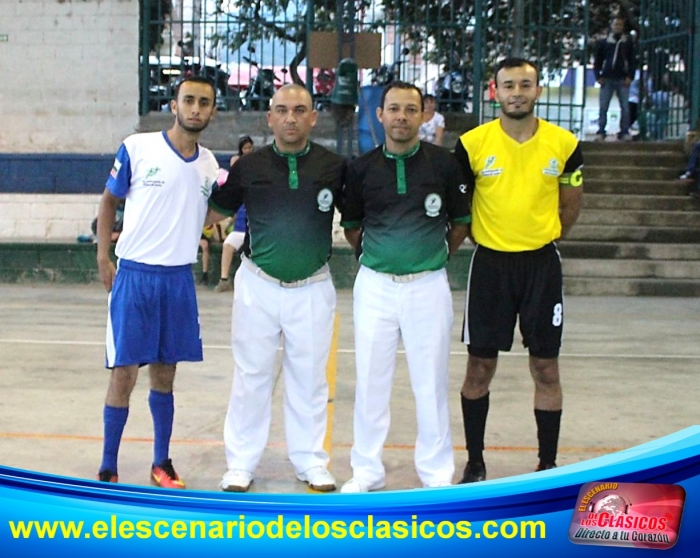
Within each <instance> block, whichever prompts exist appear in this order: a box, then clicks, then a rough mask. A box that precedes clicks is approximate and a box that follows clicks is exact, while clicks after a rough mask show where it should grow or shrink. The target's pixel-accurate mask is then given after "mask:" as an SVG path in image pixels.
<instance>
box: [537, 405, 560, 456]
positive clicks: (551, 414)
mask: <svg viewBox="0 0 700 558" xmlns="http://www.w3.org/2000/svg"><path fill="white" fill-rule="evenodd" d="M535 420H536V421H537V441H538V442H539V449H540V451H539V454H538V456H539V458H540V463H541V464H550V465H554V464H555V463H556V460H557V447H558V445H559V426H560V425H561V411H542V410H540V409H535Z"/></svg>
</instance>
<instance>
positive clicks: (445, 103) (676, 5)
mask: <svg viewBox="0 0 700 558" xmlns="http://www.w3.org/2000/svg"><path fill="white" fill-rule="evenodd" d="M140 2H141V6H142V15H141V21H142V24H141V37H142V40H141V52H142V53H144V54H142V55H141V104H140V108H141V113H142V114H144V113H146V112H149V111H153V110H161V109H165V110H167V102H168V101H169V100H170V99H171V98H172V89H173V85H174V83H176V81H177V80H178V79H180V78H181V77H182V76H183V75H187V74H188V73H204V74H206V75H208V76H209V77H211V79H212V80H213V81H214V82H215V83H216V86H217V89H218V90H219V91H218V93H219V95H218V104H219V109H221V110H248V109H251V110H261V109H263V108H264V107H266V99H267V98H268V97H269V91H267V90H268V89H271V88H272V89H271V90H272V91H274V87H278V86H279V85H280V84H281V83H284V82H289V81H292V80H297V79H300V80H301V81H305V82H306V83H307V84H308V87H309V89H310V90H311V92H312V93H313V94H314V96H315V99H316V102H317V107H318V108H321V109H322V108H326V107H327V106H328V97H327V94H328V92H329V90H330V81H329V80H331V79H333V76H334V74H333V73H332V70H333V69H332V68H331V69H319V68H314V69H311V68H306V67H304V65H305V64H306V55H307V52H306V48H307V45H308V37H309V34H310V33H311V32H312V31H329V30H331V31H332V30H336V29H337V28H338V25H337V21H338V15H337V14H338V13H340V10H339V9H338V8H340V7H341V6H344V7H345V12H346V13H352V17H351V18H350V21H344V22H343V25H344V26H345V27H346V28H347V26H348V25H349V26H350V27H351V28H352V29H353V31H358V32H359V31H370V32H375V33H378V34H380V35H381V66H380V67H378V68H373V69H365V70H363V71H362V72H361V76H360V83H361V85H369V84H376V85H382V84H384V83H386V82H387V81H388V80H390V79H403V80H405V81H410V82H412V83H414V84H416V85H417V86H418V87H420V88H421V90H423V91H424V93H431V94H434V95H435V96H436V97H437V99H438V105H439V110H440V112H443V113H451V112H472V113H474V115H475V116H476V121H477V122H484V121H487V120H490V119H493V118H495V117H497V115H498V113H499V111H498V107H497V106H496V105H495V104H494V102H493V101H492V100H491V99H490V98H489V90H490V88H489V82H490V81H491V80H492V78H493V76H492V71H493V67H494V65H495V63H496V61H497V60H499V59H500V58H502V57H504V56H506V55H519V56H523V57H525V58H528V59H531V60H534V61H536V62H537V63H538V64H539V67H540V71H541V76H542V85H543V86H544V91H543V94H542V97H541V100H540V102H539V104H538V107H537V114H538V116H540V117H542V118H545V119H547V120H549V121H551V122H553V123H556V124H558V125H560V126H562V127H564V128H566V129H569V130H571V131H572V132H574V133H575V134H577V135H578V136H579V138H581V139H585V138H586V137H587V136H589V137H590V135H593V134H594V133H595V129H596V125H597V118H598V109H597V107H598V91H599V90H598V88H597V87H596V83H595V79H594V76H593V73H592V63H591V54H592V48H591V47H592V45H593V44H594V42H595V39H596V38H597V37H598V36H602V35H603V34H604V32H605V31H606V29H607V25H608V23H609V21H610V17H611V16H612V15H613V13H612V12H610V13H608V12H606V10H607V11H610V10H611V9H620V7H621V6H627V7H628V9H629V13H627V14H626V16H627V19H628V22H629V23H630V27H631V28H632V29H633V32H634V34H635V36H636V38H637V46H638V52H639V61H640V70H641V71H640V82H639V83H640V118H639V128H640V130H639V131H640V137H642V138H649V139H675V138H680V137H682V136H683V135H684V134H685V132H686V131H687V130H688V129H689V127H691V126H692V127H695V125H696V123H697V121H698V118H699V117H700V114H699V113H698V105H699V104H700V103H699V101H700V93H699V91H700V56H698V55H697V53H700V34H699V33H695V29H696V28H697V25H698V24H700V0H630V1H629V2H618V3H617V4H614V3H610V2H603V1H601V0H590V1H588V2H581V0H455V1H450V2H446V1H442V0H430V1H425V0H337V1H333V0H288V1H286V2H275V1H272V0H257V1H252V0H245V1H238V0H140ZM145 53H148V54H147V55H146V54H145ZM693 53H695V55H693ZM297 64H300V65H301V66H300V67H299V68H298V70H299V71H298V72H297V71H296V70H297ZM327 70H329V71H327ZM265 72H267V73H268V74H269V75H270V78H271V80H272V82H273V84H274V85H271V84H266V83H265V82H264V80H261V79H259V78H260V77H261V76H262V77H264V76H265V75H266V73H265ZM322 78H323V79H322ZM256 88H257V89H256ZM254 90H255V91H254ZM615 103H616V101H613V105H614V104H615Z"/></svg>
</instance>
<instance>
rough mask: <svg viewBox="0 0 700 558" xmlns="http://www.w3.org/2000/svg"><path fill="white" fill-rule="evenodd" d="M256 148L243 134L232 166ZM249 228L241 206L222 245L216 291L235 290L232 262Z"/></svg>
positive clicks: (224, 179)
mask: <svg viewBox="0 0 700 558" xmlns="http://www.w3.org/2000/svg"><path fill="white" fill-rule="evenodd" d="M254 149H255V144H254V143H253V139H252V138H251V137H250V136H243V137H242V138H241V139H240V140H239V141H238V155H234V156H233V157H231V162H230V164H231V166H233V164H234V163H235V162H236V161H238V159H240V158H241V157H243V155H247V154H248V153H252V152H253V150H254ZM223 174H224V173H222V178H223V180H221V183H222V184H223V183H224V182H225V181H226V176H223ZM227 176H228V175H227ZM247 230H248V214H247V213H246V210H245V206H241V208H240V209H239V210H238V213H236V218H235V220H234V223H233V230H232V231H231V232H230V233H229V234H228V235H227V236H226V240H224V244H223V246H222V247H221V278H220V279H219V283H218V284H217V285H216V287H214V291H216V292H217V293H224V292H227V291H231V290H233V284H232V283H231V280H230V278H229V274H230V273H231V264H232V263H233V257H234V256H235V255H236V252H237V251H238V250H240V248H241V246H243V242H244V241H245V235H246V231H247Z"/></svg>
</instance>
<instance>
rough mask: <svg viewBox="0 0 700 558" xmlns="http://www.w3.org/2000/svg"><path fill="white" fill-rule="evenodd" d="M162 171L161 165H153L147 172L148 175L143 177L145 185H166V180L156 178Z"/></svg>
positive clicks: (159, 186)
mask: <svg viewBox="0 0 700 558" xmlns="http://www.w3.org/2000/svg"><path fill="white" fill-rule="evenodd" d="M159 172H160V167H151V168H150V169H148V171H147V172H146V176H144V178H143V185H144V186H150V187H153V188H162V187H163V186H165V181H164V180H160V179H158V178H156V177H157V176H158V173H159Z"/></svg>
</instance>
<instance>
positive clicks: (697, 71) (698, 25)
mask: <svg viewBox="0 0 700 558" xmlns="http://www.w3.org/2000/svg"><path fill="white" fill-rule="evenodd" d="M691 29H692V31H691V32H692V37H693V38H692V41H693V42H692V45H693V47H692V48H693V50H692V52H694V53H696V54H697V53H698V52H700V0H694V2H693V24H692V26H691ZM692 59H693V70H692V78H691V81H690V84H691V85H690V87H691V89H690V128H691V129H692V130H698V128H700V122H698V120H700V59H699V58H698V56H693V58H692Z"/></svg>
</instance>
